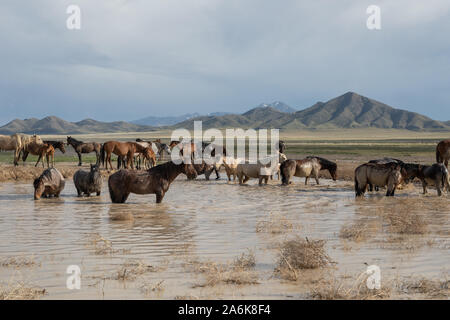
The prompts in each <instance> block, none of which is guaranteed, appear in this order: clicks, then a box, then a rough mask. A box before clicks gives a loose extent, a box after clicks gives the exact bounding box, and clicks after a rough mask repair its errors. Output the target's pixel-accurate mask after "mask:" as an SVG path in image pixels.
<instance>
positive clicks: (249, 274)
mask: <svg viewBox="0 0 450 320" xmlns="http://www.w3.org/2000/svg"><path fill="white" fill-rule="evenodd" d="M255 264H256V263H255V255H254V253H253V252H252V251H251V250H249V251H248V252H247V253H243V254H242V255H240V256H239V257H237V258H236V259H234V261H233V262H232V263H226V264H218V263H215V262H212V261H206V262H202V261H198V260H191V261H190V263H189V267H190V270H191V271H193V272H195V273H199V274H203V276H204V277H205V281H204V282H202V283H197V284H195V285H194V288H196V287H213V286H216V285H218V284H233V285H251V284H258V283H259V282H258V274H257V273H256V272H255V271H254V267H255Z"/></svg>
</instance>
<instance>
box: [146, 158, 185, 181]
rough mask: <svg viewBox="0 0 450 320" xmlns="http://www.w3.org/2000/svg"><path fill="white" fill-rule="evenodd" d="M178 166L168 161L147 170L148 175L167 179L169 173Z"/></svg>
mask: <svg viewBox="0 0 450 320" xmlns="http://www.w3.org/2000/svg"><path fill="white" fill-rule="evenodd" d="M177 166H178V165H176V164H175V163H173V162H172V161H168V162H165V163H162V164H159V165H157V166H154V167H152V168H150V169H148V170H147V172H148V173H151V174H156V175H160V176H162V177H164V178H168V176H169V172H171V171H172V170H173V169H175V168H176V167H177Z"/></svg>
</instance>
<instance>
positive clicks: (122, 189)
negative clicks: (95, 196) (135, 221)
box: [108, 161, 197, 203]
mask: <svg viewBox="0 0 450 320" xmlns="http://www.w3.org/2000/svg"><path fill="white" fill-rule="evenodd" d="M181 173H184V174H185V175H186V176H187V177H188V178H189V179H195V178H196V177H197V172H196V171H195V169H194V166H193V165H192V164H184V163H181V164H175V163H173V162H172V161H169V162H166V163H163V164H160V165H158V166H156V167H153V168H151V169H150V170H148V171H144V172H142V171H141V172H139V171H132V170H124V169H122V170H120V171H117V172H116V173H114V174H112V175H110V176H109V179H108V188H109V195H110V197H111V201H112V202H114V203H124V202H125V201H127V198H128V196H129V195H130V193H136V194H152V193H153V194H156V203H160V202H161V201H162V199H163V198H164V195H165V194H166V192H167V190H169V186H170V184H171V183H172V181H173V180H175V178H176V177H177V176H178V175H179V174H181Z"/></svg>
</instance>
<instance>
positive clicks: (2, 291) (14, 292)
mask: <svg viewBox="0 0 450 320" xmlns="http://www.w3.org/2000/svg"><path fill="white" fill-rule="evenodd" d="M45 294H47V291H46V290H45V289H42V288H37V287H34V286H30V285H28V284H26V283H25V282H23V281H15V282H10V283H8V284H6V285H3V284H0V300H36V299H39V298H40V297H42V296H43V295H45Z"/></svg>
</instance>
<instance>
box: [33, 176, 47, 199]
mask: <svg viewBox="0 0 450 320" xmlns="http://www.w3.org/2000/svg"><path fill="white" fill-rule="evenodd" d="M33 186H34V200H39V199H40V198H41V196H42V194H43V193H44V190H45V185H44V181H42V179H41V178H37V179H34V182H33Z"/></svg>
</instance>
